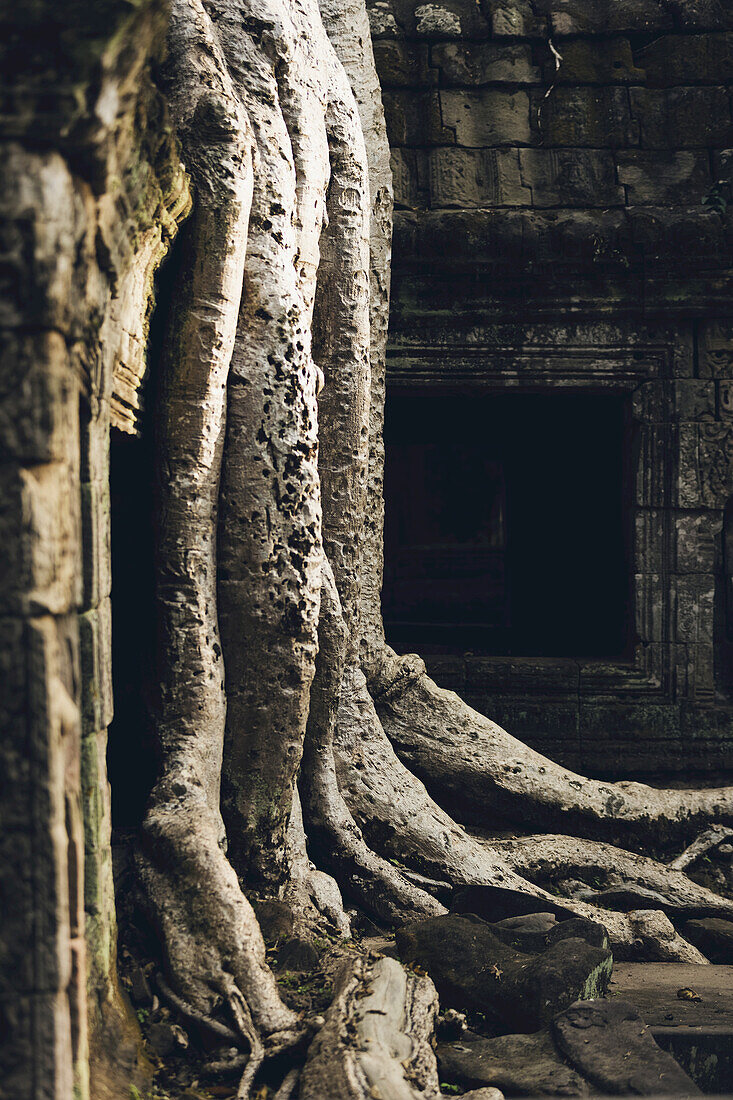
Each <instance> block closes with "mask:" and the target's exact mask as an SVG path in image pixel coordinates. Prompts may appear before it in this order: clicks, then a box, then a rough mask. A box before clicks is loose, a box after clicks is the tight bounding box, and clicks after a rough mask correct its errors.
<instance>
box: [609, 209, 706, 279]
mask: <svg viewBox="0 0 733 1100" xmlns="http://www.w3.org/2000/svg"><path fill="white" fill-rule="evenodd" d="M628 225H629V228H630V231H631V238H632V240H633V242H634V244H635V245H636V246H637V247H638V248H641V249H642V250H643V252H644V257H645V260H646V262H647V263H648V264H655V263H664V264H665V266H666V265H668V264H670V263H674V264H675V265H676V264H678V263H679V259H680V256H684V257H685V261H686V263H687V264H688V265H689V266H690V267H692V266H693V265H695V264H696V263H700V264H705V265H706V266H707V265H709V263H710V256H715V255H719V254H723V253H724V250H725V248H726V247H727V245H726V243H725V237H724V234H723V223H722V220H721V218H720V217H719V216H718V215H717V214H715V213H712V212H710V210H709V208H708V207H705V206H700V205H698V206H692V207H682V206H680V207H670V206H634V207H629V208H628Z"/></svg>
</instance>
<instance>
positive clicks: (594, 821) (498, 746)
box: [370, 650, 733, 846]
mask: <svg viewBox="0 0 733 1100" xmlns="http://www.w3.org/2000/svg"><path fill="white" fill-rule="evenodd" d="M370 690H371V691H372V694H373V696H374V699H375V704H376V707H377V712H378V714H379V717H380V720H381V722H382V725H383V726H384V729H385V732H386V733H387V735H388V736H389V738H390V740H391V741H392V743H393V745H394V746H395V749H396V751H397V752H398V753H399V755H400V757H401V759H402V760H403V761H404V762H405V764H406V765H408V766H409V767H410V768H411V769H412V770H414V772H415V774H416V775H418V776H420V778H421V779H423V781H424V782H425V783H426V784H427V786H428V787H429V788H430V790H431V791H432V792H433V793H434V794H435V795H436V797H439V798H441V800H443V801H444V802H445V803H446V804H447V805H448V806H449V807H460V813H461V819H462V820H463V821H464V822H466V823H472V824H476V825H485V826H488V827H496V825H497V823H499V822H501V821H517V822H521V824H522V825H523V826H525V827H527V826H529V827H535V828H536V827H538V826H542V827H545V828H549V829H553V830H556V829H561V830H562V831H563V832H577V833H579V834H580V835H582V836H583V835H584V836H588V837H591V838H598V839H607V840H612V841H613V840H618V841H625V842H627V843H636V844H639V845H640V846H644V845H647V846H649V845H662V844H664V843H668V842H671V841H675V840H678V839H679V838H680V837H688V836H694V835H695V833H696V832H699V831H700V830H701V829H702V828H704V826H705V825H707V824H708V823H709V822H711V821H718V822H724V823H730V822H731V821H733V788H730V787H722V788H719V789H709V790H700V791H694V790H657V789H656V788H654V787H649V786H647V785H646V784H644V783H631V782H621V783H604V782H600V781H597V780H593V779H586V778H585V777H584V776H582V775H577V774H575V773H574V772H572V771H570V770H569V769H567V768H563V767H561V766H560V765H559V764H555V763H553V761H551V760H548V759H547V757H545V756H542V755H541V754H540V753H538V752H535V751H534V750H533V749H531V748H529V746H527V745H525V744H523V743H522V742H521V741H519V740H517V738H516V737H512V736H511V734H509V733H507V732H506V730H503V729H502V728H501V726H498V725H497V724H496V723H495V722H492V721H491V720H490V719H489V718H486V717H484V715H482V714H479V713H478V712H477V711H475V710H473V709H472V708H471V707H470V706H468V705H467V704H466V703H464V702H463V700H462V699H461V698H460V697H459V696H458V695H456V694H455V692H452V691H446V690H445V689H444V688H439V687H438V686H437V685H436V684H434V683H433V681H432V680H431V679H430V678H429V677H428V676H427V674H426V673H425V666H424V663H423V661H422V660H421V659H420V658H419V657H416V656H415V655H414V654H412V655H409V656H406V657H402V658H398V657H395V655H394V654H393V653H392V652H391V651H390V650H385V651H384V653H383V659H382V664H381V666H380V668H379V671H378V673H377V674H376V675H375V676H374V677H373V679H372V681H371V683H370Z"/></svg>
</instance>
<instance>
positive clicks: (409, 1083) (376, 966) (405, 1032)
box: [300, 958, 440, 1100]
mask: <svg viewBox="0 0 733 1100" xmlns="http://www.w3.org/2000/svg"><path fill="white" fill-rule="evenodd" d="M437 1011H438V996H437V994H436V992H435V987H434V985H433V983H432V982H431V980H430V979H429V978H426V977H418V975H417V974H414V973H412V972H410V971H407V970H405V969H404V968H403V967H402V966H400V964H399V963H398V962H396V961H395V960H394V959H389V958H379V959H373V958H370V959H354V960H352V961H350V962H349V963H347V964H346V966H345V967H344V969H343V970H342V972H341V974H340V976H339V978H338V981H337V983H336V995H335V997H334V1000H333V1003H332V1005H331V1007H330V1008H329V1010H328V1012H327V1014H326V1022H325V1024H324V1026H323V1028H322V1029H321V1031H320V1033H319V1035H318V1036H317V1038H316V1039H315V1041H314V1042H313V1045H312V1047H311V1050H310V1053H309V1057H308V1061H307V1063H306V1066H305V1069H304V1070H303V1074H302V1076H301V1081H300V1100H369V1098H371V1097H374V1096H384V1097H389V1098H390V1100H418V1098H420V1100H430V1098H432V1097H435V1098H437V1097H439V1096H440V1088H439V1085H438V1074H437V1069H436V1065H435V1055H434V1053H433V1049H432V1047H431V1045H430V1038H431V1035H432V1032H433V1025H434V1020H435V1016H436V1014H437Z"/></svg>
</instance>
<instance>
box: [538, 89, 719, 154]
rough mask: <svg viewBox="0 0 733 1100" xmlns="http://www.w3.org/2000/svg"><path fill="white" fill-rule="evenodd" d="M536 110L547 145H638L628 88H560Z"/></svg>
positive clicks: (637, 134)
mask: <svg viewBox="0 0 733 1100" xmlns="http://www.w3.org/2000/svg"><path fill="white" fill-rule="evenodd" d="M635 90H636V89H632V93H633V91H635ZM533 107H534V110H533V112H532V114H533V124H536V125H537V128H538V129H539V132H540V134H541V136H542V137H543V138H544V144H546V145H559V146H589V145H590V146H599V147H601V148H603V147H604V146H605V147H607V148H610V149H617V148H619V147H623V146H627V145H638V143H639V124H638V122H637V121H636V119H635V118H633V117H632V114H631V110H630V108H629V99H628V93H627V91H626V89H625V88H614V87H605V88H592V87H584V88H570V87H565V86H563V85H559V86H558V87H557V88H555V89H554V91H553V92H552V93H551V94H550V95H549V96H548V97H547V99H546V101H544V102H543V101H542V100H541V98H537V99H536V100H535V103H534V104H533ZM538 113H539V119H538V121H537V122H536V123H535V120H536V119H537V116H538ZM701 144H704V142H701Z"/></svg>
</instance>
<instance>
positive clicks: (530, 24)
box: [485, 0, 547, 38]
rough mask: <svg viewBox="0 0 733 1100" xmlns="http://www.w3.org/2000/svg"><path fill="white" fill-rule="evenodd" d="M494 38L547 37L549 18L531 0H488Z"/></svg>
mask: <svg viewBox="0 0 733 1100" xmlns="http://www.w3.org/2000/svg"><path fill="white" fill-rule="evenodd" d="M485 8H486V10H487V11H488V12H489V20H490V23H491V33H492V36H493V37H494V38H545V37H546V35H547V20H546V19H545V18H544V17H543V16H540V15H538V14H536V11H535V5H533V4H532V3H531V0H486V4H485Z"/></svg>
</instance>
